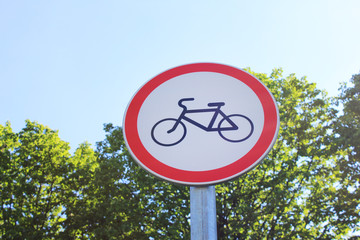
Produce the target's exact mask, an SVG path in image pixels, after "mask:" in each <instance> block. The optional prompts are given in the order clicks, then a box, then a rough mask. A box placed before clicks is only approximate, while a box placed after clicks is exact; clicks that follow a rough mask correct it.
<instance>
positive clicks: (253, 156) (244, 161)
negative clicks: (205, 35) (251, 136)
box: [124, 63, 279, 185]
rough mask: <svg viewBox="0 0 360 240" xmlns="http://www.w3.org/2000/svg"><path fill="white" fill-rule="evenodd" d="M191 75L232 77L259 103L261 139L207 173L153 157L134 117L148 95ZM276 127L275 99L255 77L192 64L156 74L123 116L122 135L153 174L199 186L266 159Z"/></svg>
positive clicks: (223, 67)
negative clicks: (212, 73) (262, 123)
mask: <svg viewBox="0 0 360 240" xmlns="http://www.w3.org/2000/svg"><path fill="white" fill-rule="evenodd" d="M192 72H216V73H221V74H225V75H228V76H231V77H234V78H236V79H238V80H239V81H241V82H243V83H245V84H246V85H247V86H248V87H249V88H251V89H252V90H253V91H254V93H255V94H256V95H257V97H258V98H259V100H260V102H261V104H262V107H263V110H264V128H263V131H262V133H261V135H260V138H259V139H258V141H257V143H256V144H255V145H254V147H253V148H252V149H251V150H250V151H249V152H248V153H247V154H246V155H245V156H243V157H242V158H240V159H238V160H237V161H235V162H233V163H231V164H229V165H227V166H224V167H221V168H217V169H213V170H208V171H188V170H181V169H177V168H173V167H170V166H168V165H166V164H163V163H162V162H160V161H158V160H157V159H156V158H154V157H153V156H152V155H151V154H150V153H149V152H148V151H147V150H146V148H145V147H144V145H143V144H142V142H141V140H140V137H139V133H138V128H137V118H138V115H139V111H140V108H141V106H142V104H143V103H144V101H145V100H146V98H147V97H148V96H149V94H150V93H151V92H152V91H154V90H155V89H156V88H157V87H158V86H160V85H161V84H163V83H164V82H166V81H168V80H170V79H172V78H174V77H176V76H179V75H183V74H187V73H192ZM278 125H279V116H278V110H277V107H276V103H275V101H274V98H273V97H272V95H271V93H270V92H269V91H268V90H267V88H266V87H265V86H264V85H263V84H262V83H261V82H260V81H259V80H257V79H256V78H255V77H253V76H252V75H250V74H248V73H246V72H244V71H242V70H240V69H237V68H234V67H230V66H227V65H223V64H217V63H194V64H188V65H183V66H179V67H175V68H172V69H170V70H167V71H165V72H163V73H161V74H159V75H157V76H156V77H154V78H153V79H151V80H150V81H149V82H147V83H146V84H145V85H144V86H143V87H142V88H141V89H140V90H139V91H138V92H137V93H136V94H135V96H134V97H133V99H132V100H131V102H130V104H129V106H128V108H127V110H126V113H125V118H124V134H125V139H126V142H127V145H128V147H129V150H130V151H131V153H132V154H133V156H134V157H135V158H136V160H138V161H139V162H140V163H141V164H142V165H143V166H144V167H145V168H147V169H148V170H150V171H152V172H153V173H154V174H155V175H158V176H159V177H162V178H164V179H167V180H169V181H174V182H177V183H183V184H190V185H191V184H197V185H200V184H209V183H216V182H222V181H224V180H227V179H230V178H232V177H235V176H238V175H240V174H242V173H244V172H246V171H248V170H250V169H251V168H252V167H254V166H255V165H254V164H255V163H257V164H258V163H259V162H260V160H261V159H262V158H264V157H265V156H264V154H265V153H267V152H268V151H269V150H270V148H271V147H272V144H273V143H274V139H275V138H276V136H277V132H278ZM257 164H256V165H257Z"/></svg>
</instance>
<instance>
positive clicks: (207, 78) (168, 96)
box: [124, 63, 279, 185]
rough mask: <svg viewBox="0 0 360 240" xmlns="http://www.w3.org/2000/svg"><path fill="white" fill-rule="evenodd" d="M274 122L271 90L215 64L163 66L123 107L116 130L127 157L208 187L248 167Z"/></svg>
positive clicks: (267, 143)
mask: <svg viewBox="0 0 360 240" xmlns="http://www.w3.org/2000/svg"><path fill="white" fill-rule="evenodd" d="M278 127H279V117H278V111H277V107H276V104H275V101H274V98H273V97H272V95H271V93H270V92H269V91H268V90H267V89H266V87H265V86H264V85H263V84H262V83H261V82H260V81H258V80H257V79H256V78H254V77H253V76H251V75H249V74H247V73H245V72H243V71H242V70H240V69H236V68H233V67H229V66H226V65H221V64H213V63H198V64H190V65H184V66H180V67H177V68H174V69H170V70H168V71H166V72H164V73H162V74H160V75H158V76H157V77H155V78H153V79H152V80H150V81H149V82H148V83H147V84H145V85H144V86H143V87H142V88H141V89H140V90H139V91H138V93H137V94H136V95H135V96H134V98H133V100H132V101H131V102H130V104H129V107H128V109H127V112H126V115H125V121H124V135H125V139H126V143H127V146H128V148H129V150H130V152H131V153H132V155H133V157H134V158H135V160H136V161H137V162H138V163H139V164H140V165H141V166H142V167H144V168H145V169H146V170H148V171H150V172H151V173H153V174H155V175H156V176H159V177H161V178H164V179H166V180H169V181H173V182H177V183H182V184H189V185H208V184H214V183H218V182H222V181H226V180H228V179H231V178H233V177H236V176H238V175H240V174H242V173H244V172H246V171H248V170H250V169H251V168H253V167H254V166H256V165H257V164H258V163H259V162H260V161H261V160H262V159H263V158H264V157H265V156H266V154H267V153H268V152H269V151H270V149H271V147H272V145H273V144H274V142H275V140H276V136H277V132H278Z"/></svg>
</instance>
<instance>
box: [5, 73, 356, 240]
mask: <svg viewBox="0 0 360 240" xmlns="http://www.w3.org/2000/svg"><path fill="white" fill-rule="evenodd" d="M247 71H249V72H250V73H252V74H253V75H255V76H256V77H257V78H259V79H260V80H261V81H262V82H263V83H264V84H265V85H266V86H267V87H268V88H269V89H270V91H271V92H272V93H273V95H274V96H275V98H276V101H277V103H278V106H279V113H280V119H281V126H280V132H279V137H278V140H277V142H276V144H275V146H274V148H273V149H272V150H271V152H270V153H269V154H268V156H267V157H266V158H265V159H264V161H263V163H262V164H260V165H259V166H257V167H256V168H255V169H253V170H251V171H250V172H248V173H246V174H245V175H242V176H241V177H239V178H237V179H233V180H232V181H229V182H226V183H222V184H219V185H217V186H216V191H217V198H216V199H217V225H218V239H343V238H345V237H346V236H348V235H349V234H351V231H352V230H354V231H356V230H359V222H360V217H359V209H360V203H359V199H360V192H359V176H360V170H359V169H360V166H359V150H360V149H359V146H360V144H359V140H358V139H359V135H360V132H359V131H360V130H359V116H360V114H359V106H360V104H359V103H360V102H359V92H360V82H359V80H360V75H354V77H353V78H352V82H351V83H352V84H353V87H347V86H346V85H344V86H343V87H342V89H341V94H340V96H339V97H338V99H337V103H338V104H340V105H339V106H343V113H342V114H338V113H337V111H336V110H335V109H336V104H335V103H333V102H332V101H331V99H330V98H329V97H327V95H326V93H324V92H323V91H320V90H319V89H317V88H316V86H315V84H313V83H309V82H308V81H307V80H306V78H297V77H296V76H295V75H294V74H291V75H289V76H287V77H283V76H282V70H281V69H275V70H274V71H273V72H272V74H270V75H269V76H268V75H266V74H257V73H254V72H252V71H251V70H250V69H247ZM104 130H105V132H106V138H105V139H104V140H103V141H101V142H98V143H97V145H96V149H95V150H94V149H92V147H91V146H90V145H89V144H87V143H84V144H81V145H80V146H79V147H78V148H77V149H76V150H75V151H74V153H72V154H71V153H70V148H69V146H68V144H67V143H66V142H64V141H62V140H61V139H60V138H59V136H58V134H57V131H53V130H51V129H49V128H48V127H44V126H42V125H41V124H38V123H36V122H30V121H26V126H25V128H24V129H22V130H21V131H20V132H19V133H14V132H13V131H12V129H11V126H10V124H9V123H6V124H5V125H4V126H2V125H0V158H1V165H0V167H1V179H0V187H1V195H0V200H1V209H0V237H1V238H3V239H190V224H189V217H190V212H189V210H190V206H189V188H188V187H186V186H181V185H176V184H172V183H168V182H165V181H162V180H159V179H157V178H155V177H153V176H151V175H150V174H149V173H147V172H145V171H144V170H142V169H141V168H140V167H139V166H138V165H137V164H136V163H135V162H134V161H132V159H131V157H130V155H129V152H128V150H127V149H126V146H125V143H124V138H123V135H122V130H121V128H120V127H116V126H113V125H112V124H105V125H104Z"/></svg>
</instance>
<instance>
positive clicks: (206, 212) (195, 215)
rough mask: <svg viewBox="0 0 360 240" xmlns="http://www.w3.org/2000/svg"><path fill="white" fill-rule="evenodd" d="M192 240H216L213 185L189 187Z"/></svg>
mask: <svg viewBox="0 0 360 240" xmlns="http://www.w3.org/2000/svg"><path fill="white" fill-rule="evenodd" d="M190 224H191V239H192V240H216V239H217V226H216V197H215V186H205V187H190Z"/></svg>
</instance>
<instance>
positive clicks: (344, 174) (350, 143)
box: [333, 74, 360, 231]
mask: <svg viewBox="0 0 360 240" xmlns="http://www.w3.org/2000/svg"><path fill="white" fill-rule="evenodd" d="M348 85H349V84H346V83H344V84H343V85H342V87H341V88H340V90H341V93H340V96H339V97H338V98H337V104H338V106H339V107H342V114H340V115H339V117H338V118H336V121H334V123H333V129H334V133H335V136H336V139H335V141H336V147H337V150H338V151H341V152H343V153H344V154H343V156H342V157H341V159H340V161H339V167H340V172H341V181H340V182H339V191H338V199H339V203H338V206H337V211H338V212H339V214H340V215H341V220H342V221H343V222H344V224H346V225H348V226H351V227H352V228H353V229H354V231H360V221H359V218H360V74H355V75H353V76H352V78H351V80H350V85H351V86H348Z"/></svg>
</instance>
